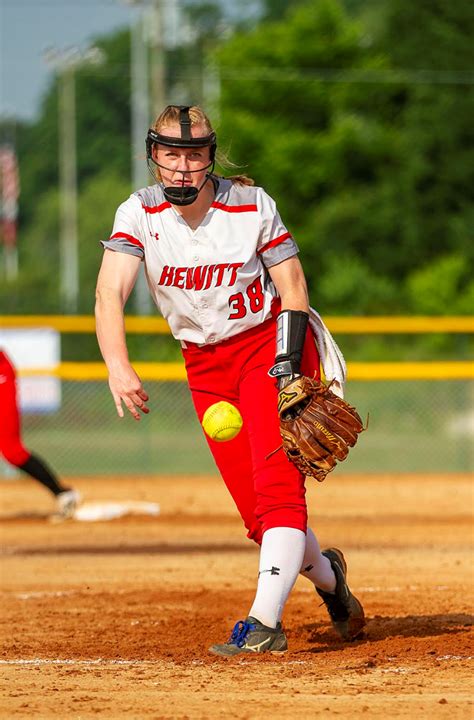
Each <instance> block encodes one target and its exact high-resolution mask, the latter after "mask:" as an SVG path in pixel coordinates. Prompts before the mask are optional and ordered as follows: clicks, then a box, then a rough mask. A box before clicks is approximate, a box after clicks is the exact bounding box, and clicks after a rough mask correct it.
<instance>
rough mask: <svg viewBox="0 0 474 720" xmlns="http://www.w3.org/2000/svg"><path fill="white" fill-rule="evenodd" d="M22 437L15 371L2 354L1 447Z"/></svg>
mask: <svg viewBox="0 0 474 720" xmlns="http://www.w3.org/2000/svg"><path fill="white" fill-rule="evenodd" d="M19 437H20V415H19V412H18V405H17V390H16V380H15V372H14V370H13V367H12V366H11V364H10V363H9V361H8V359H7V358H6V356H5V355H3V354H1V355H0V449H2V448H3V447H5V446H6V445H9V444H10V443H11V442H13V441H16V440H18V438H19Z"/></svg>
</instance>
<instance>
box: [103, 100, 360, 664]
mask: <svg viewBox="0 0 474 720" xmlns="http://www.w3.org/2000/svg"><path fill="white" fill-rule="evenodd" d="M215 153H216V136H215V133H214V132H213V130H212V127H211V125H210V122H209V119H208V118H207V116H206V115H205V114H204V113H203V111H202V110H201V109H200V108H197V107H191V108H189V107H182V106H169V107H167V108H166V109H165V110H164V111H163V113H162V114H161V115H160V116H159V117H158V119H157V120H156V123H155V125H154V127H153V128H152V129H150V131H149V133H148V136H147V154H148V158H149V160H151V161H152V162H154V163H155V165H156V166H157V169H156V177H157V180H158V183H157V184H155V185H153V186H151V187H148V188H144V189H142V190H139V191H138V192H135V193H134V194H132V195H131V196H130V198H129V199H128V200H127V201H125V202H124V203H123V204H122V205H121V206H120V207H119V208H118V210H117V213H116V217H115V223H114V227H113V232H112V235H111V237H110V239H109V240H107V241H104V242H103V243H102V244H103V245H104V247H105V248H106V252H105V253H104V257H103V260H102V266H101V269H100V273H99V278H98V282H97V303H96V319H97V335H98V340H99V344H100V348H101V351H102V354H103V357H104V360H105V362H106V364H107V367H108V370H109V386H110V389H111V392H112V395H113V398H114V401H115V405H116V408H117V412H118V414H119V416H120V417H123V414H124V411H123V406H122V403H124V404H125V406H126V408H127V409H128V410H129V411H130V413H131V414H132V415H133V417H134V418H135V419H137V420H139V419H140V411H141V412H143V413H148V412H149V408H148V406H147V401H148V396H147V394H146V392H145V390H144V389H143V386H142V383H141V381H140V379H139V377H138V376H137V374H136V373H135V371H134V370H133V368H132V366H131V364H130V362H129V359H128V352H127V347H126V340H125V333H124V321H123V308H124V305H125V303H126V301H127V298H128V296H129V294H130V292H131V290H132V288H133V286H134V283H135V281H136V278H137V274H138V270H139V267H140V262H141V261H142V260H143V261H144V262H145V270H146V276H147V280H148V285H149V288H150V292H151V294H152V296H153V299H154V300H155V302H156V304H157V306H158V308H159V309H160V311H161V313H162V314H163V316H164V317H165V318H166V320H167V321H168V323H169V325H170V328H171V331H172V333H173V335H174V337H175V338H177V339H178V340H179V341H180V342H181V346H182V352H183V355H184V359H185V364H186V371H187V376H188V382H189V387H190V389H191V393H192V397H193V401H194V405H195V408H196V411H197V414H198V417H199V419H200V420H201V419H202V416H203V414H204V412H205V410H206V409H207V408H208V407H209V405H211V404H213V403H214V402H217V401H219V400H227V401H229V402H231V403H233V404H234V405H235V406H236V407H238V408H239V410H240V412H241V414H242V417H243V420H244V427H243V429H242V431H241V432H240V434H239V435H238V436H237V437H236V438H235V439H234V440H231V441H230V442H228V443H215V442H213V441H212V440H208V442H209V446H210V449H211V452H212V453H213V456H214V459H215V461H216V464H217V466H218V468H219V470H220V472H221V475H222V477H223V479H224V481H225V483H226V485H227V487H228V489H229V491H230V493H231V494H232V497H233V499H234V501H235V503H236V505H237V507H238V509H239V511H240V513H241V515H242V518H243V520H244V523H245V526H246V528H247V531H248V537H249V538H251V539H253V540H255V541H256V542H257V543H259V544H261V552H260V568H259V577H258V584H257V592H256V596H255V599H254V602H253V605H252V607H251V609H250V612H249V614H248V616H247V618H246V619H245V620H243V621H239V622H238V623H237V624H236V625H235V627H234V630H233V632H232V635H231V637H230V639H229V641H228V642H227V643H224V644H221V645H213V646H212V647H211V648H210V650H211V652H213V653H216V654H218V655H226V656H227V655H236V654H238V653H241V652H266V651H272V652H281V651H284V650H286V647H287V642H286V637H285V634H284V632H283V629H282V626H281V616H282V612H283V608H284V605H285V602H286V600H287V598H288V595H289V593H290V591H291V589H292V587H293V585H294V583H295V581H296V578H297V576H298V573H299V572H302V573H303V574H304V575H306V577H308V578H309V579H310V580H311V581H312V582H313V583H314V585H315V587H316V589H317V592H318V593H319V594H320V596H321V597H322V598H323V600H324V602H325V604H326V606H327V608H328V610H329V613H330V615H331V619H332V621H333V625H334V627H335V628H336V630H337V631H338V632H339V634H340V635H341V636H342V637H343V638H345V639H352V638H354V637H356V636H357V635H358V634H359V633H360V632H361V630H362V627H363V626H364V614H363V610H362V607H361V605H360V603H359V602H358V600H357V599H356V598H355V597H354V596H353V595H352V594H351V593H350V591H349V588H348V586H347V583H346V579H345V575H346V565H345V561H344V558H343V556H342V553H341V552H340V551H338V550H336V549H329V550H326V551H324V552H323V553H321V551H320V547H319V544H318V541H317V539H316V536H315V535H314V533H313V532H312V531H311V530H310V529H309V528H308V527H307V508H306V501H305V486H304V482H305V479H304V477H303V476H302V475H301V474H300V473H299V472H298V471H297V470H296V468H295V467H294V466H293V465H292V464H291V463H290V462H289V461H288V460H287V458H286V456H285V455H284V453H283V452H278V453H273V454H271V453H272V451H273V450H275V448H277V447H278V446H279V445H280V443H281V439H280V434H279V420H278V414H277V387H276V385H275V380H274V379H272V378H271V377H270V376H269V375H268V370H269V369H270V367H271V366H272V365H273V364H274V362H275V359H277V360H278V361H279V365H280V366H281V367H283V368H284V369H285V371H284V373H283V375H282V376H280V377H278V384H279V385H280V386H282V385H284V383H285V382H286V381H287V380H288V378H290V377H292V376H294V375H295V374H297V373H299V372H300V371H301V372H302V373H303V374H306V375H311V376H312V375H313V374H314V373H316V374H318V373H319V358H318V355H317V351H316V347H315V343H314V339H313V337H312V335H311V332H310V330H309V329H308V313H309V307H308V295H307V289H306V281H305V278H304V274H303V270H302V268H301V264H300V262H299V260H298V258H297V252H298V249H297V246H296V244H295V242H294V240H293V238H292V237H291V234H290V233H289V232H288V230H287V229H286V227H285V226H284V225H283V223H282V221H281V219H280V216H279V214H278V212H277V209H276V206H275V203H274V201H273V200H272V198H271V197H269V196H268V195H267V194H266V193H265V191H264V190H263V189H262V188H259V187H255V186H254V183H253V181H252V180H251V179H249V178H247V177H245V176H234V177H231V178H221V177H217V176H216V175H214V174H213V169H214V161H215ZM277 334H278V341H277ZM275 345H276V347H277V351H276V357H275ZM270 454H271V456H270ZM269 456H270V457H269Z"/></svg>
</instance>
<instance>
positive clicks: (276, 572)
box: [258, 565, 280, 577]
mask: <svg viewBox="0 0 474 720" xmlns="http://www.w3.org/2000/svg"><path fill="white" fill-rule="evenodd" d="M266 572H268V573H270V575H279V574H280V568H277V567H275V566H274V565H273V566H272V568H271V570H260V572H259V573H258V577H260V575H263V573H266Z"/></svg>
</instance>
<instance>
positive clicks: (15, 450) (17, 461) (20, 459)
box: [1, 443, 30, 467]
mask: <svg viewBox="0 0 474 720" xmlns="http://www.w3.org/2000/svg"><path fill="white" fill-rule="evenodd" d="M1 453H2V455H3V457H4V458H5V460H6V461H7V462H8V463H10V465H15V466H16V467H21V465H24V464H25V463H26V461H27V460H28V458H29V457H30V453H29V452H28V450H27V449H26V448H25V447H23V445H22V444H21V443H12V444H10V445H8V446H6V447H2V448H1Z"/></svg>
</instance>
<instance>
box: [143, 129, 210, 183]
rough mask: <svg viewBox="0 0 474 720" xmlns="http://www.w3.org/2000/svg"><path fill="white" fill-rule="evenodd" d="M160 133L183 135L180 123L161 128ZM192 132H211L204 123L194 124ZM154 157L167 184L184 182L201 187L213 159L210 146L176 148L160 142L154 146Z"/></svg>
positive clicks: (204, 133) (169, 135)
mask: <svg viewBox="0 0 474 720" xmlns="http://www.w3.org/2000/svg"><path fill="white" fill-rule="evenodd" d="M160 133H161V134H162V135H168V137H177V138H179V137H181V129H180V127H179V124H178V123H176V124H175V125H167V126H166V127H162V128H160ZM191 133H192V136H193V137H202V136H204V135H208V134H209V133H208V131H207V129H206V128H205V127H204V126H203V125H194V126H193V127H192V130H191ZM153 159H154V160H155V162H157V163H158V164H159V166H160V174H161V179H162V181H163V183H164V185H165V186H167V187H169V186H171V185H176V186H180V187H181V186H182V185H183V182H184V185H185V186H189V187H192V186H194V187H199V186H200V185H201V184H202V183H203V181H204V178H205V177H206V172H207V170H208V166H209V163H210V161H211V160H210V148H209V146H207V147H202V148H186V147H182V148H179V147H175V148H174V147H167V146H166V145H160V144H158V145H155V146H154V148H153Z"/></svg>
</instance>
